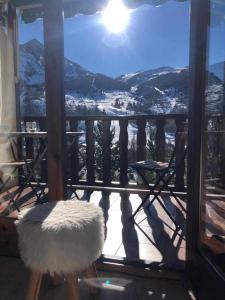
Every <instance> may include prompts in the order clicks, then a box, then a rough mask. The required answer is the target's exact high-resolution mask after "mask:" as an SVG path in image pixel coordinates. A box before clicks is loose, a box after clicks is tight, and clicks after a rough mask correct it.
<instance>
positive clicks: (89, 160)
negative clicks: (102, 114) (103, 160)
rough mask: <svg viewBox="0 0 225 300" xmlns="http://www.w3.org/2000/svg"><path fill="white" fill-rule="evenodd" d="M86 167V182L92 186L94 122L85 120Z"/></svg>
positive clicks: (93, 177)
mask: <svg viewBox="0 0 225 300" xmlns="http://www.w3.org/2000/svg"><path fill="white" fill-rule="evenodd" d="M85 124H86V165H87V182H88V184H94V182H95V168H94V163H95V155H94V153H95V152H94V132H93V128H94V121H93V120H86V121H85Z"/></svg>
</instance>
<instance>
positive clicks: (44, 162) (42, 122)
mask: <svg viewBox="0 0 225 300" xmlns="http://www.w3.org/2000/svg"><path fill="white" fill-rule="evenodd" d="M38 123H39V127H40V131H46V119H45V118H39V119H38ZM46 143H47V139H46V140H42V139H40V144H39V147H41V148H42V149H41V151H42V150H43V149H44V147H45V146H46ZM40 166H41V171H40V176H41V182H47V174H48V172H47V152H46V153H45V155H44V156H43V158H42V160H41V163H40Z"/></svg>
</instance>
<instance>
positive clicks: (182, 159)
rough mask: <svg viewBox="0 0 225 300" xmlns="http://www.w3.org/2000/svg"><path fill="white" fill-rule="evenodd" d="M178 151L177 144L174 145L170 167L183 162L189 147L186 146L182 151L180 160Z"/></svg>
mask: <svg viewBox="0 0 225 300" xmlns="http://www.w3.org/2000/svg"><path fill="white" fill-rule="evenodd" d="M176 151H177V146H175V147H174V149H173V152H172V155H171V157H170V161H169V165H168V167H172V166H173V165H175V163H176V165H180V164H181V163H183V161H184V159H185V157H186V155H187V147H185V149H184V152H183V153H182V155H181V156H180V158H179V161H177V159H176Z"/></svg>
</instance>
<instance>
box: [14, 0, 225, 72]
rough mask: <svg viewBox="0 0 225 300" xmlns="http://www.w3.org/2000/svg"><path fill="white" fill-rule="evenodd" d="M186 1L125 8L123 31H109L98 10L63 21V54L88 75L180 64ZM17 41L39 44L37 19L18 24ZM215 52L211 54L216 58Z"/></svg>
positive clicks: (185, 56)
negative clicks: (125, 16)
mask: <svg viewBox="0 0 225 300" xmlns="http://www.w3.org/2000/svg"><path fill="white" fill-rule="evenodd" d="M189 5H190V3H189V1H188V2H184V3H179V2H175V1H169V2H167V3H166V4H164V5H162V6H159V7H154V6H151V5H143V6H141V7H139V8H138V9H135V10H131V12H130V20H129V24H128V25H127V27H126V29H125V30H124V31H123V32H122V33H119V34H113V33H110V32H109V30H108V29H107V28H106V26H105V25H104V24H103V23H102V22H101V17H102V15H101V13H96V14H95V15H91V16H85V15H79V16H75V17H73V18H67V19H65V20H64V38H65V45H64V46H65V50H64V51H65V57H67V58H69V59H71V60H72V61H74V62H76V63H78V64H80V65H81V66H83V67H84V68H86V69H88V70H89V71H92V72H94V73H103V74H106V75H109V76H113V77H116V76H119V75H121V74H125V73H132V72H136V71H141V70H148V69H154V68H158V67H161V66H171V67H184V66H187V65H188V62H189V11H190V9H189ZM19 34H20V43H25V42H27V41H29V40H30V39H33V38H36V39H38V40H39V41H40V42H43V23H42V20H37V21H35V22H34V23H31V24H24V23H20V25H19ZM220 56H221V53H218V54H217V55H216V57H215V58H214V60H215V61H219V59H220Z"/></svg>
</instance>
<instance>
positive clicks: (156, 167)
mask: <svg viewBox="0 0 225 300" xmlns="http://www.w3.org/2000/svg"><path fill="white" fill-rule="evenodd" d="M175 153H176V148H174V150H173V153H172V156H171V158H170V161H169V163H164V162H157V161H152V160H148V161H140V162H136V163H133V164H131V165H130V167H131V168H132V169H134V170H135V171H136V172H137V174H138V175H139V176H140V177H141V179H142V180H143V182H144V183H145V184H146V186H147V187H148V189H149V193H148V194H147V195H146V196H145V197H144V199H143V200H142V202H141V204H140V205H139V206H138V208H137V209H136V210H135V212H134V213H133V214H132V216H131V217H130V220H133V219H134V218H135V216H136V215H137V213H138V212H139V211H140V210H141V209H142V207H144V205H145V204H146V202H147V201H148V200H149V197H150V195H153V198H152V200H150V202H149V203H148V205H147V209H149V207H150V206H151V205H152V204H153V202H154V201H155V200H157V201H158V202H159V204H160V205H161V206H162V208H163V209H164V211H165V212H166V214H167V215H168V217H169V218H170V219H171V221H172V222H173V223H174V224H175V226H176V227H177V228H178V227H179V225H178V224H177V223H176V221H175V219H174V218H173V216H172V215H171V213H170V212H169V210H168V209H167V208H166V206H165V205H164V203H163V202H162V200H161V199H160V198H159V195H160V193H161V192H162V191H163V190H164V189H165V188H166V189H167V190H168V191H169V192H170V194H171V196H173V197H174V199H175V200H176V202H177V203H178V205H179V206H180V208H181V209H182V210H183V211H185V212H186V209H185V208H184V206H183V204H182V203H181V201H180V200H179V199H178V197H177V196H176V194H175V193H174V192H173V189H172V188H171V187H170V186H169V183H170V182H171V180H172V179H173V178H174V176H175V174H176V168H175ZM186 154H187V148H186V149H185V151H184V153H183V155H182V156H181V160H180V161H179V162H176V166H178V165H179V164H181V163H183V161H184V159H185V157H186ZM148 171H149V172H154V173H155V174H156V182H155V184H154V185H153V186H152V185H150V184H149V182H148V178H147V176H146V173H147V172H148Z"/></svg>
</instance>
